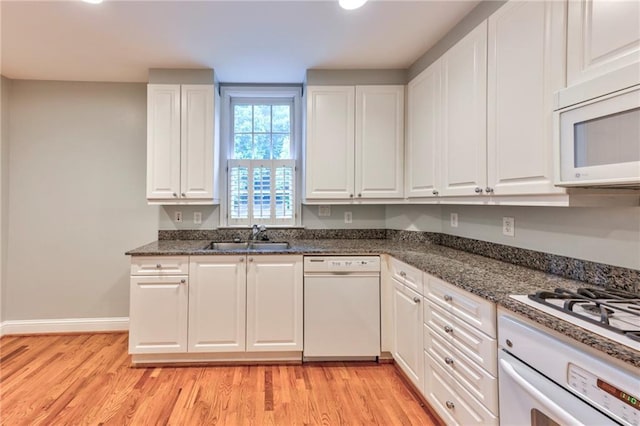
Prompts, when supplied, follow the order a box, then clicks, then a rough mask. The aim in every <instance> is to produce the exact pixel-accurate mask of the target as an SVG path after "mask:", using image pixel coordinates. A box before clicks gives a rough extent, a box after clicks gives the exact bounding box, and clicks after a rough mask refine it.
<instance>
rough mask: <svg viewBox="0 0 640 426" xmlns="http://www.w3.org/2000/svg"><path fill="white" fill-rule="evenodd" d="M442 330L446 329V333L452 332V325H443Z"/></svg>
mask: <svg viewBox="0 0 640 426" xmlns="http://www.w3.org/2000/svg"><path fill="white" fill-rule="evenodd" d="M444 331H446V332H447V333H453V327H451V326H450V325H445V326H444Z"/></svg>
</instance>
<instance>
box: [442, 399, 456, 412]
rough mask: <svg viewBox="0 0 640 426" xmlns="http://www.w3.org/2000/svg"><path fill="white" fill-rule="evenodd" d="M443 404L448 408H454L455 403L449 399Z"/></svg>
mask: <svg viewBox="0 0 640 426" xmlns="http://www.w3.org/2000/svg"><path fill="white" fill-rule="evenodd" d="M445 404H446V406H447V408H448V409H449V410H453V409H454V408H456V405H455V404H454V403H453V402H451V401H447V402H445Z"/></svg>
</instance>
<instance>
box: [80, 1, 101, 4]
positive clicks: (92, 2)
mask: <svg viewBox="0 0 640 426" xmlns="http://www.w3.org/2000/svg"><path fill="white" fill-rule="evenodd" d="M82 1H83V2H85V3H91V4H100V3H102V0H82Z"/></svg>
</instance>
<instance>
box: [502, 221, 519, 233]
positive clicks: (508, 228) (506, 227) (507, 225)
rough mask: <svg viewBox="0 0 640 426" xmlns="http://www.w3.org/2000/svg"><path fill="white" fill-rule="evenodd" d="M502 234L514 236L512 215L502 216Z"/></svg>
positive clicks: (514, 228) (514, 222) (514, 225)
mask: <svg viewBox="0 0 640 426" xmlns="http://www.w3.org/2000/svg"><path fill="white" fill-rule="evenodd" d="M502 235H506V236H507V237H515V235H516V220H515V219H514V218H512V217H506V216H505V217H503V218H502Z"/></svg>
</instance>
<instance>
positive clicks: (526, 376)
mask: <svg viewBox="0 0 640 426" xmlns="http://www.w3.org/2000/svg"><path fill="white" fill-rule="evenodd" d="M511 297H512V298H514V299H516V300H518V301H520V302H522V303H525V304H527V305H529V306H531V307H532V308H535V309H537V310H540V311H543V312H545V313H547V314H550V315H552V316H554V317H557V318H560V319H562V320H564V321H566V322H569V323H571V324H574V325H576V326H579V327H582V328H585V329H587V330H590V331H592V332H593V333H596V334H599V335H601V336H603V337H606V338H608V339H609V340H612V341H614V342H616V343H615V344H617V345H620V346H619V347H620V348H624V347H626V349H625V350H629V349H630V350H631V352H632V353H633V352H634V351H636V352H638V354H639V356H640V296H639V295H638V294H635V293H629V292H625V291H621V290H605V289H601V288H586V287H585V288H581V289H579V290H577V291H568V290H564V289H556V290H555V291H554V292H548V291H539V292H536V293H534V294H531V295H516V296H511ZM498 338H499V344H500V353H499V370H500V373H499V380H500V388H499V392H500V420H501V423H503V424H518V425H521V424H531V425H536V424H546V425H549V424H550V425H556V424H558V425H564V424H585V425H608V424H612V425H615V424H621V425H628V426H639V425H640V401H639V398H640V368H637V367H634V366H633V365H632V364H624V363H621V362H613V361H614V360H612V359H611V358H610V357H609V356H608V355H606V354H604V353H602V354H601V355H600V354H599V353H597V352H596V351H586V350H584V348H583V347H581V346H580V345H579V344H576V343H575V342H573V341H572V340H570V339H569V338H563V337H561V336H560V337H559V336H558V335H552V334H551V333H549V332H547V331H545V330H544V328H543V327H541V326H539V325H537V324H535V323H533V322H530V321H527V320H524V319H522V318H516V317H514V316H513V315H512V314H510V313H509V312H508V311H506V310H504V311H501V312H500V315H499V318H498ZM615 344H614V345H615ZM616 361H617V360H616Z"/></svg>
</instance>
